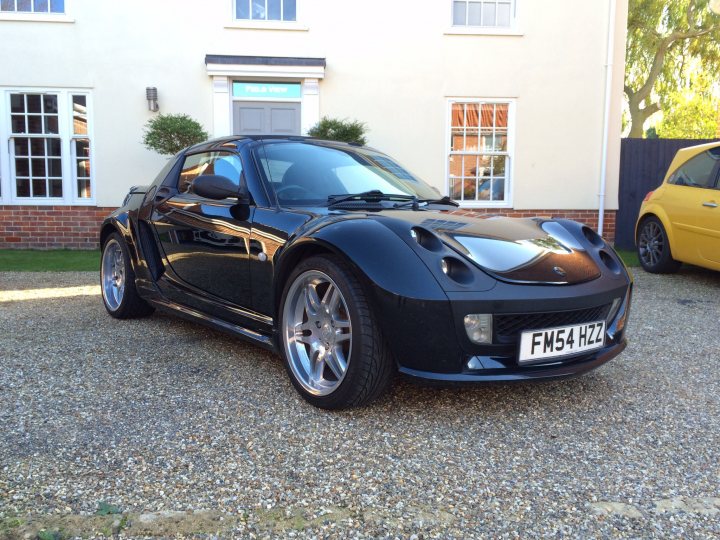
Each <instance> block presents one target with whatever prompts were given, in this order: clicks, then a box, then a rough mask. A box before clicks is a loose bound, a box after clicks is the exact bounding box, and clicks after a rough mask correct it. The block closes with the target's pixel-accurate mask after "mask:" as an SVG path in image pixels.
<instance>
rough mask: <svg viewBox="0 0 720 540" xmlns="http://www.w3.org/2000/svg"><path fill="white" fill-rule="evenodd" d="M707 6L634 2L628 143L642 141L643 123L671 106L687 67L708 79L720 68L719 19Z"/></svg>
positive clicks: (705, 0)
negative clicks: (635, 139) (631, 139)
mask: <svg viewBox="0 0 720 540" xmlns="http://www.w3.org/2000/svg"><path fill="white" fill-rule="evenodd" d="M708 4H709V0H672V1H671V2H668V1H667V0H630V6H629V14H628V38H627V61H626V66H627V67H626V70H625V94H626V95H627V99H628V108H629V112H630V134H629V136H630V137H642V135H643V125H644V124H645V121H646V120H647V119H648V118H649V117H650V116H652V115H653V114H655V113H656V112H658V111H660V110H664V109H666V107H667V106H668V105H670V104H671V102H670V100H669V96H670V95H671V94H673V93H674V92H677V91H678V90H679V89H680V88H681V87H682V86H683V84H684V81H686V80H687V76H688V69H689V68H688V66H689V65H699V66H700V68H701V69H703V70H706V71H708V72H710V73H716V72H717V70H718V68H720V16H719V15H716V14H715V13H713V12H712V11H711V10H710V8H709V5H708ZM691 59H692V60H694V61H693V62H690V60H691Z"/></svg>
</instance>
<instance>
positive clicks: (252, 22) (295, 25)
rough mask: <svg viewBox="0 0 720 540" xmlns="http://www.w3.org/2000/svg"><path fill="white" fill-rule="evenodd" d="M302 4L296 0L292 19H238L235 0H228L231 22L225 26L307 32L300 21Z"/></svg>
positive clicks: (306, 28) (301, 0) (241, 28)
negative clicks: (293, 18)
mask: <svg viewBox="0 0 720 540" xmlns="http://www.w3.org/2000/svg"><path fill="white" fill-rule="evenodd" d="M302 4H303V0H296V2H295V20H294V21H268V20H261V19H238V18H237V13H236V2H235V0H230V21H231V22H230V23H228V24H226V25H225V28H237V29H240V30H289V31H295V32H307V31H308V30H309V28H308V27H307V26H306V25H304V24H302V23H301V22H300V21H301V20H302V18H301V17H302V13H301V6H302ZM251 7H252V6H251Z"/></svg>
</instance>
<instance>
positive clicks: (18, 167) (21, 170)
mask: <svg viewBox="0 0 720 540" xmlns="http://www.w3.org/2000/svg"><path fill="white" fill-rule="evenodd" d="M15 176H30V160H29V159H27V158H22V159H15Z"/></svg>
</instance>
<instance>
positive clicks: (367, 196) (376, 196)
mask: <svg viewBox="0 0 720 540" xmlns="http://www.w3.org/2000/svg"><path fill="white" fill-rule="evenodd" d="M410 198H414V196H413V195H398V194H396V193H383V192H382V191H380V190H379V189H371V190H370V191H363V192H361V193H350V194H349V195H328V206H335V205H337V204H341V203H344V202H346V201H357V200H360V201H367V202H377V201H391V200H393V199H400V200H406V199H410Z"/></svg>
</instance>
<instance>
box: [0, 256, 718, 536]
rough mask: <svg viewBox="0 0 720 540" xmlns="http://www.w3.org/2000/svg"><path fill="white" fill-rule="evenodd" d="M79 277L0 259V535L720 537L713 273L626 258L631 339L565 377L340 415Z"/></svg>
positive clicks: (270, 371) (259, 362) (215, 337)
mask: <svg viewBox="0 0 720 540" xmlns="http://www.w3.org/2000/svg"><path fill="white" fill-rule="evenodd" d="M96 281H97V276H96V275H94V274H88V273H66V274H50V273H47V274H30V273H28V274H15V273H5V274H0V328H1V329H2V330H1V335H0V537H3V536H4V537H8V538H23V537H27V538H30V537H32V538H34V537H35V535H36V534H37V533H38V531H40V530H41V529H47V531H46V533H45V535H44V537H45V538H47V537H54V538H63V537H70V536H73V535H81V534H83V535H85V536H92V535H95V536H100V535H110V534H113V533H120V535H121V536H123V537H142V536H155V537H158V536H163V537H175V536H192V535H195V536H197V537H212V536H216V535H217V536H220V537H223V538H224V537H241V538H244V537H250V538H255V537H257V538H264V537H290V536H296V537H301V538H304V537H308V538H310V537H318V538H354V537H358V538H365V537H372V538H375V537H381V538H384V537H388V538H415V537H417V538H423V537H424V538H472V537H482V536H484V537H487V536H491V537H495V538H498V537H507V538H514V537H540V536H551V537H559V536H568V537H586V538H587V537H590V536H593V537H602V536H613V537H614V536H619V537H622V536H627V537H634V538H637V537H667V536H674V537H678V536H683V537H689V538H711V537H712V538H718V536H719V535H720V461H719V459H718V458H719V456H720V450H719V447H720V398H719V396H720V384H719V383H720V369H719V368H718V363H719V362H720V331H719V328H720V322H719V320H720V317H719V316H718V313H719V310H718V306H720V273H712V272H706V271H703V270H699V269H693V268H684V269H683V270H682V271H681V272H680V273H679V274H677V275H673V276H654V275H649V274H645V273H644V272H642V271H640V270H638V271H636V288H635V297H634V304H633V311H632V314H631V315H632V320H631V324H630V330H629V335H630V336H631V340H632V343H631V345H630V346H629V347H628V349H627V350H626V352H625V353H623V354H622V355H621V356H620V357H619V358H617V359H615V360H613V361H612V362H611V363H610V364H608V365H606V366H605V367H603V368H601V369H600V370H598V371H595V372H593V373H591V374H589V375H586V376H584V377H582V378H579V379H575V380H571V381H564V382H558V383H545V384H534V385H528V384H523V385H503V386H486V387H472V388H451V389H433V388H425V387H422V386H417V385H414V384H411V383H409V382H406V381H398V382H397V383H396V384H395V386H394V387H393V389H392V391H391V392H390V394H389V395H388V396H387V397H386V398H384V399H383V400H382V401H380V402H379V403H376V404H374V405H372V406H370V407H368V408H365V409H361V410H352V411H348V412H341V413H328V412H323V411H319V410H316V409H313V408H312V407H310V406H309V405H307V404H305V402H303V401H302V400H301V399H300V398H299V396H298V395H297V394H296V393H295V391H294V390H293V389H292V387H291V385H290V382H289V381H288V378H287V376H286V374H285V372H284V369H283V367H282V364H281V362H280V360H279V359H278V358H276V357H274V356H273V355H271V354H269V353H267V352H264V351H263V350H261V349H258V348H256V347H254V346H251V345H247V344H245V343H243V342H241V341H239V340H237V339H235V338H232V337H229V336H226V335H223V334H220V333H217V332H214V331H211V330H208V329H205V328H202V327H199V326H194V325H192V324H189V323H187V322H184V321H182V320H180V319H176V318H174V317H171V316H167V315H161V314H156V315H154V316H153V317H151V318H149V319H145V320H140V321H129V322H128V321H125V322H121V321H116V320H114V319H112V318H110V317H109V316H108V315H107V314H106V313H105V310H104V308H103V306H102V303H101V300H100V297H99V296H98V289H97V288H95V287H93V285H95V283H96ZM51 287H62V288H66V287H76V288H73V289H63V291H50V292H47V291H45V292H42V291H41V292H34V293H8V292H7V291H16V290H24V289H43V288H51ZM2 291H5V292H2ZM61 293H62V294H66V295H69V296H63V297H57V296H58V295H59V294H61ZM43 296H51V298H42V297H43ZM99 507H100V514H107V515H96V511H97V510H98V508H99ZM55 531H57V533H56V534H54V535H53V534H51V533H54V532H55ZM48 534H49V535H50V536H48Z"/></svg>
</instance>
